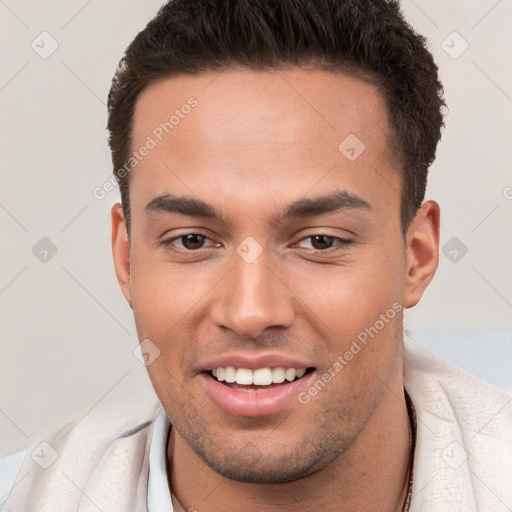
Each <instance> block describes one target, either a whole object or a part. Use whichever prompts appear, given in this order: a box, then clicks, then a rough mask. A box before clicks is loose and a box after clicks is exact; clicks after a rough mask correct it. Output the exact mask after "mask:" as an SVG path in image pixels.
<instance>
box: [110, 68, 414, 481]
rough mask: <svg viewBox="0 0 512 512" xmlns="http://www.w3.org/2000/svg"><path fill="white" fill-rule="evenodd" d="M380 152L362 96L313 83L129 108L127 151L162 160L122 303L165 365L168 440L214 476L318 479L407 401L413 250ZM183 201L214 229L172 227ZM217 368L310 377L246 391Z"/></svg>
mask: <svg viewBox="0 0 512 512" xmlns="http://www.w3.org/2000/svg"><path fill="white" fill-rule="evenodd" d="M191 97H193V98H194V100H193V101H192V103H193V102H194V101H196V102H197V104H195V106H193V107H192V108H182V106H183V105H187V104H189V105H190V104H191V101H189V99H190V98H191ZM176 109H178V110H179V113H176V115H177V116H178V117H179V121H178V122H176V118H175V119H174V120H173V127H172V129H169V126H167V130H168V131H169V133H168V134H166V133H165V131H164V132H163V134H162V133H161V132H162V129H160V130H158V129H157V127H159V126H161V123H165V122H166V121H168V120H169V119H170V117H171V116H172V115H173V113H175V111H176ZM155 129H156V131H155ZM155 134H159V135H160V136H161V137H160V138H161V139H162V140H161V141H160V140H159V139H158V137H157V136H156V135H155ZM388 135H389V125H388V120H387V117H386V113H385V106H384V102H383V99H382V98H381V96H380V94H379V93H378V92H377V90H376V89H375V88H374V87H373V86H372V85H369V84H367V83H365V82H362V81H360V80H358V79H356V78H352V77H348V76H345V75H342V74H330V73H328V72H323V71H309V72H304V71H300V70H287V71H284V70H280V71H275V72H270V71H265V72H252V71H248V70H229V71H224V72H222V73H221V74H218V73H204V74H201V75H197V76H180V77H176V78H171V79H165V80H160V81H158V82H155V83H153V84H152V85H150V86H149V87H148V88H147V89H146V90H145V91H144V92H143V93H142V95H141V96H140V98H139V99H138V101H137V104H136V110H135V115H134V122H133V143H132V149H133V150H136V149H137V148H140V147H141V146H143V145H145V144H147V142H148V136H151V138H152V139H153V140H154V142H156V147H153V148H151V149H150V151H149V153H148V154H147V155H146V156H145V157H144V158H143V159H142V161H141V162H140V163H139V164H138V165H137V166H136V168H135V169H134V170H133V171H132V176H131V184H130V205H131V216H132V227H131V249H130V254H129V257H130V260H129V261H130V275H129V279H128V280H127V281H126V283H125V285H124V287H123V291H124V293H125V296H126V298H127V299H128V301H129V302H130V304H131V306H132V308H133V312H134V316H135V321H136V326H137V331H138V336H139V339H140V340H141V341H142V340H145V339H149V340H151V344H154V345H156V347H158V349H159V351H160V355H159V356H158V357H157V358H156V359H155V360H154V361H153V362H152V363H151V364H150V365H149V366H148V371H149V376H150V378H151V381H152V383H153V386H154V388H155V391H156V393H157V395H158V397H159V399H160V401H161V403H162V405H163V407H164V409H165V411H166V413H167V415H168V417H169V418H170V420H171V423H172V424H173V427H174V428H175V430H176V435H177V436H179V438H181V439H182V440H185V441H186V443H187V444H188V445H189V446H190V447H191V448H192V450H193V451H194V452H195V453H196V454H197V455H198V456H199V457H200V458H201V459H202V460H203V461H204V462H206V463H207V464H208V465H209V466H210V467H211V468H213V469H214V470H215V471H217V472H218V473H220V474H222V475H225V476H227V477H230V478H233V479H235V480H241V481H250V482H258V481H267V482H279V481H286V480H292V479H296V478H298V477H300V476H304V475H307V474H311V473H313V472H315V471H317V470H319V469H321V468H323V467H325V466H326V465H327V464H328V463H329V462H331V461H333V460H334V459H335V458H336V457H338V456H339V455H340V454H342V453H344V452H345V451H346V450H347V449H348V448H349V447H350V446H351V445H352V444H353V443H354V442H355V440H357V437H358V435H359V434H360V432H362V431H363V429H364V428H365V425H366V424H367V422H368V420H369V419H370V418H371V417H372V414H373V413H374V411H375V410H376V409H377V408H378V406H379V404H380V403H381V402H382V400H383V397H384V396H385V394H386V393H389V390H390V389H398V388H399V386H400V385H401V378H402V367H401V363H402V361H401V343H402V315H401V313H399V312H398V311H399V310H400V308H401V305H402V304H403V302H404V295H405V294H406V293H407V286H406V270H405V267H406V253H407V247H406V244H405V243H404V239H403V236H402V231H401V225H400V192H401V190H400V182H401V180H400V171H399V168H398V164H397V163H396V161H395V159H394V157H393V155H392V154H391V152H390V150H389V148H388V144H387V141H388ZM356 137H357V138H356ZM340 144H341V146H340ZM363 144H364V146H363ZM149 145H150V146H152V144H151V143H150V144H149ZM363 148H364V151H362V150H363ZM361 151H362V152H361ZM336 192H338V193H339V194H338V195H337V196H335V195H334V194H335V193H336ZM324 196H331V199H332V200H331V201H330V202H329V201H324V202H320V203H318V204H313V203H312V202H313V201H315V199H318V198H320V197H324ZM159 197H161V199H159V200H155V198H159ZM183 197H187V198H190V199H194V200H197V201H202V202H204V203H207V204H208V205H210V206H211V209H212V212H213V211H214V212H215V213H218V214H219V215H220V216H221V218H220V217H219V218H217V217H209V216H202V215H199V213H200V211H199V210H198V209H195V210H194V208H192V211H190V212H189V213H188V214H186V213H185V212H184V211H183V209H182V211H181V213H179V212H176V211H173V207H172V204H171V203H169V201H168V200H170V199H175V198H183ZM335 197H337V198H338V199H341V200H340V201H339V204H338V203H337V206H338V208H337V209H335V210H332V208H328V207H332V206H333V204H334V203H335V202H336V201H335V200H334V199H333V198H335ZM166 201H167V202H166ZM297 201H300V203H299V204H297V205H295V206H296V207H295V208H293V209H289V208H288V207H289V205H291V204H292V203H296V202H297ZM150 203H151V204H150ZM173 204H174V205H176V203H173ZM148 205H150V206H148ZM311 206H313V207H311ZM118 209H119V207H118ZM121 227H122V228H123V229H124V225H123V224H121ZM118 235H119V232H118ZM187 235H188V236H187ZM194 235H195V236H194ZM397 306H398V307H397ZM393 311H394V312H393ZM382 315H383V316H384V317H385V321H384V319H383V317H382ZM362 333H366V344H364V343H363V342H362V339H364V338H365V335H364V334H362ZM369 333H371V334H369ZM354 341H356V343H357V346H359V349H360V350H359V351H358V350H357V348H356V346H355V345H354V344H353V342H354ZM146 343H147V342H146ZM151 347H153V345H151ZM152 350H154V347H153V349H152ZM350 351H351V352H352V354H353V357H352V358H350V356H349V357H345V353H346V352H350ZM340 357H341V359H340ZM342 360H343V361H344V362H343V363H342V362H340V361H342ZM336 361H338V363H339V364H340V365H341V369H340V366H339V365H335V363H336ZM217 367H223V368H224V367H233V368H234V369H235V370H236V369H237V368H246V369H249V370H255V369H262V368H270V372H271V373H272V372H274V374H275V375H277V380H280V379H279V373H280V372H281V371H280V370H275V368H277V367H283V368H285V369H286V368H296V369H302V368H307V369H308V371H307V372H306V373H305V375H304V376H303V377H301V378H300V379H298V380H295V381H294V382H289V381H288V380H286V379H285V381H284V382H283V383H276V384H273V385H272V386H267V385H252V386H251V387H247V386H241V385H236V384H232V383H226V382H224V383H221V382H218V381H217V380H216V379H215V377H214V376H213V374H212V372H211V370H214V369H216V368H217ZM230 372H232V370H228V374H230V375H231V373H230ZM217 373H218V372H217ZM221 373H222V370H221ZM256 373H257V372H256ZM292 373H293V372H292ZM300 373H301V372H299V375H300ZM289 374H290V373H289ZM325 374H328V375H331V378H330V379H328V378H325V377H324V380H323V381H322V382H323V385H321V384H317V385H316V389H317V392H316V393H315V391H312V392H311V391H310V389H311V388H312V387H314V386H315V382H317V381H318V380H319V379H320V380H322V377H323V376H325ZM240 375H243V376H245V377H247V375H249V378H250V375H252V374H251V373H250V372H249V373H248V372H246V371H245V372H244V371H242V372H241V374H240ZM268 375H269V372H268V371H267V370H264V371H262V372H259V376H260V377H261V378H262V379H263V381H261V382H264V381H265V378H267V377H268ZM326 380H328V382H325V381H326ZM236 388H239V389H236ZM242 388H243V389H242Z"/></svg>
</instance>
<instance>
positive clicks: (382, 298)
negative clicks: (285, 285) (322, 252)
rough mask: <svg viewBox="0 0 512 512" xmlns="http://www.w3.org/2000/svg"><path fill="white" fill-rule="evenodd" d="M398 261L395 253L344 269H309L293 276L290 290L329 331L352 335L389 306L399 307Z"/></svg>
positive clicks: (400, 279)
mask: <svg viewBox="0 0 512 512" xmlns="http://www.w3.org/2000/svg"><path fill="white" fill-rule="evenodd" d="M402 260H403V256H402V255H400V254H398V253H397V252H396V251H395V252H394V253H391V252H390V253H389V254H385V253H383V252H381V253H380V254H379V253H376V254H375V255H374V256H372V255H371V254H370V255H364V257H361V258H360V259H359V260H357V259H354V260H353V261H351V262H350V263H349V264H347V265H340V266H327V265H318V266H311V267H310V269H309V270H308V272H307V273H301V275H300V276H299V275H298V274H296V275H295V276H294V280H295V285H294V286H293V287H292V288H293V289H294V290H295V291H296V293H297V295H298V296H299V297H300V298H301V300H302V301H303V302H304V303H305V304H306V305H307V306H308V308H309V309H310V310H311V311H313V312H314V314H315V316H317V317H318V319H319V320H321V321H323V322H324V324H325V325H326V326H328V327H330V328H331V330H332V331H335V332H337V333H339V332H345V333H346V334H347V335H354V334H357V332H358V330H361V329H364V328H365V327H367V326H369V325H373V324H374V323H375V321H376V320H377V319H378V318H379V315H380V314H383V313H385V312H386V311H387V310H389V309H390V308H392V307H393V304H395V303H397V302H398V303H399V304H401V302H402V300H403V289H404V278H403V271H402V265H403V263H402Z"/></svg>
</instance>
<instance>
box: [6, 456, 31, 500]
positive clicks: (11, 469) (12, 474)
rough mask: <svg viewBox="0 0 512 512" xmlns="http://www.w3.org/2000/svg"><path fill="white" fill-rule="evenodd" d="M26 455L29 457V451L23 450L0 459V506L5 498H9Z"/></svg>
mask: <svg viewBox="0 0 512 512" xmlns="http://www.w3.org/2000/svg"><path fill="white" fill-rule="evenodd" d="M27 455H29V449H28V448H25V449H24V450H20V451H17V452H15V453H11V454H9V455H6V456H5V457H2V458H1V459H0V506H1V505H3V503H4V502H5V500H6V499H7V496H9V492H10V490H11V488H12V486H13V484H14V482H15V481H16V478H17V476H18V473H19V471H20V468H21V465H22V464H23V461H24V460H25V457H26V456H27Z"/></svg>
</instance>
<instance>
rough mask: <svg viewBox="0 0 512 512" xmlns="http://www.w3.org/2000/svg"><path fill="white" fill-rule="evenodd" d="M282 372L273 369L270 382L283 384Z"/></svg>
mask: <svg viewBox="0 0 512 512" xmlns="http://www.w3.org/2000/svg"><path fill="white" fill-rule="evenodd" d="M284 371H285V370H284V368H273V369H272V382H274V383H275V384H281V382H284Z"/></svg>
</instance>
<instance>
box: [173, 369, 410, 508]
mask: <svg viewBox="0 0 512 512" xmlns="http://www.w3.org/2000/svg"><path fill="white" fill-rule="evenodd" d="M398 384H399V385H397V386H394V387H393V388H391V387H389V388H387V391H386V393H385V395H384V397H383V400H382V401H381V403H380V405H379V406H378V407H377V408H376V409H375V411H374V413H373V414H372V416H371V418H370V419H369V420H368V422H367V424H366V426H365V428H364V429H363V430H362V431H361V433H360V434H359V436H358V438H357V439H356V440H355V441H354V443H353V444H352V446H351V447H350V449H349V450H347V451H346V452H345V453H344V454H343V455H342V456H340V457H339V458H338V459H336V460H335V461H333V462H332V463H330V464H329V465H327V466H326V467H324V468H323V469H322V470H320V471H318V472H317V473H314V474H313V475H310V476H307V477H305V478H302V479H300V480H297V481H294V482H289V483H278V484H250V483H249V484H248V483H241V482H237V481H233V480H229V479H227V478H225V477H223V476H221V475H219V474H217V473H216V472H214V471H213V470H212V469H210V468H209V467H208V466H207V465H206V464H205V463H204V462H203V461H202V460H201V459H199V457H197V455H196V454H195V453H194V452H193V451H192V450H191V449H190V447H189V446H188V445H187V444H186V443H185V441H184V440H183V439H182V438H181V437H180V435H179V434H178V433H177V432H176V431H175V429H174V428H173V429H171V435H170V437H169V446H168V465H167V467H168V468H169V469H168V479H169V483H170V488H171V489H172V492H173V495H174V499H173V502H174V509H175V511H176V512H185V511H187V510H191V509H192V510H194V509H197V510H200V511H201V512H217V511H222V512H230V511H233V512H234V511H238V510H267V511H268V512H273V511H280V512H283V511H293V512H295V511H296V510H297V508H299V509H303V510H315V509H318V510H320V509H321V510H322V511H323V512H330V511H333V512H334V511H337V512H338V511H340V510H350V511H354V512H357V511H361V512H362V511H368V510H372V511H374V512H401V510H402V507H403V504H404V501H405V499H406V494H407V487H408V485H407V484H408V475H409V458H410V450H411V432H410V424H409V417H408V413H407V406H406V403H405V398H404V393H403V384H402V381H401V379H400V381H399V382H398Z"/></svg>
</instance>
